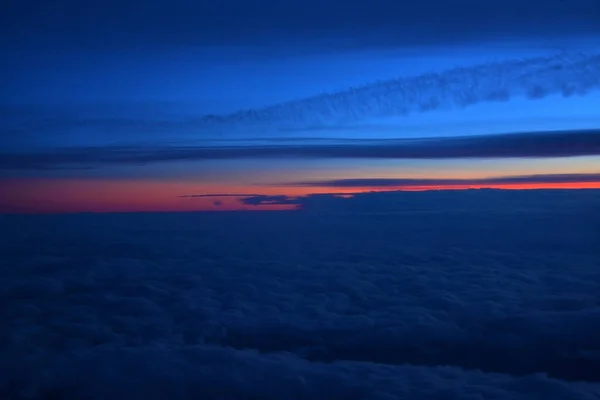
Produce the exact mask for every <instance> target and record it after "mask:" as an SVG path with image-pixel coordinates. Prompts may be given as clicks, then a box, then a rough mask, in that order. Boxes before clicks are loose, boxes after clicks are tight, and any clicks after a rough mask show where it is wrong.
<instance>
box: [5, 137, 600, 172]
mask: <svg viewBox="0 0 600 400" xmlns="http://www.w3.org/2000/svg"><path fill="white" fill-rule="evenodd" d="M586 155H587V156H589V155H600V130H598V129H596V130H581V131H560V132H524V133H517V134H497V135H486V136H465V137H449V138H431V139H419V140H417V139H404V140H377V141H374V142H370V141H356V142H354V143H350V142H348V141H344V142H342V143H338V144H326V145H319V144H314V145H309V144H307V145H298V144H295V145H271V146H228V147H225V146H222V147H173V148H152V147H98V148H67V149H56V150H55V151H53V152H37V153H36V152H30V153H4V154H2V153H0V170H23V169H61V168H73V167H81V166H86V167H90V166H102V165H118V164H134V165H144V164H149V163H157V162H169V161H202V160H226V159H244V158H254V159H261V158H263V159H264V158H283V159H286V158H330V159H344V158H346V159H348V158H361V159H369V158H371V159H450V158H531V157H573V156H586Z"/></svg>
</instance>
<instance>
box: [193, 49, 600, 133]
mask: <svg viewBox="0 0 600 400" xmlns="http://www.w3.org/2000/svg"><path fill="white" fill-rule="evenodd" d="M599 88H600V55H598V54H592V55H588V54H566V53H565V54H556V55H552V56H547V57H536V58H525V59H519V60H511V61H501V62H491V63H487V64H483V65H477V66H471V67H463V68H455V69H450V70H446V71H441V72H436V73H429V74H423V75H419V76H413V77H401V78H397V79H390V80H385V81H381V82H377V83H373V84H367V85H364V86H360V87H353V88H349V89H348V90H344V91H340V92H335V93H326V94H322V95H318V96H314V97H309V98H305V99H301V100H297V101H291V102H286V103H281V104H276V105H273V106H270V107H265V108H260V109H249V110H245V111H239V112H236V113H232V114H228V115H212V116H205V117H204V118H202V119H201V120H200V124H199V126H200V127H202V128H204V129H207V130H212V131H214V130H220V131H222V132H223V133H227V132H231V131H232V130H236V129H243V130H248V129H249V128H250V127H259V128H263V129H264V128H271V129H273V128H274V129H294V128H300V129H301V128H310V127H316V126H328V125H332V126H336V125H339V124H347V123H355V122H359V121H362V120H366V119H372V118H382V117H397V116H404V115H408V114H410V113H419V112H427V111H434V110H439V109H452V108H461V107H466V106H470V105H474V104H478V103H483V102H498V101H507V100H509V99H510V98H512V97H515V96H526V97H528V98H531V99H541V98H544V97H547V96H550V95H555V94H558V95H562V96H565V97H569V96H573V95H581V94H585V93H588V92H590V91H593V90H598V89H599Z"/></svg>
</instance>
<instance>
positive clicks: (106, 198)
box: [0, 179, 600, 213]
mask: <svg viewBox="0 0 600 400" xmlns="http://www.w3.org/2000/svg"><path fill="white" fill-rule="evenodd" d="M0 184H1V185H2V186H3V189H4V190H3V192H4V193H3V195H2V196H1V197H0V213H77V212H152V211H153V212H167V211H171V212H173V211H233V210H292V209H295V208H296V207H295V206H294V205H277V204H269V205H266V204H265V205H260V206H255V205H247V204H243V203H242V202H241V201H240V198H239V197H228V196H222V197H189V198H183V197H181V196H184V195H199V194H215V193H217V194H258V195H286V196H292V197H298V196H307V195H310V194H318V193H347V194H351V193H364V192H376V191H394V190H404V191H426V190H461V189H487V188H489V189H514V190H526V189H600V182H582V183H553V184H542V183H539V184H523V183H519V184H502V185H450V186H449V185H445V186H409V187H407V186H404V187H400V186H397V187H379V188H377V187H353V188H335V187H275V186H253V185H244V186H241V185H235V186H234V185H216V184H211V185H206V184H199V183H195V182H172V181H135V180H76V179H27V180H25V179H22V180H3V181H1V182H0Z"/></svg>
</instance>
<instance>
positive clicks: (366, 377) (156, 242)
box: [0, 191, 600, 400]
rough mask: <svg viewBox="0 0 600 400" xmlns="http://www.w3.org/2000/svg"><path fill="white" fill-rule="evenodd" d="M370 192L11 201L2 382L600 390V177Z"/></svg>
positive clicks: (17, 390) (92, 394)
mask: <svg viewBox="0 0 600 400" xmlns="http://www.w3.org/2000/svg"><path fill="white" fill-rule="evenodd" d="M386 196H387V197H386ZM358 197H359V196H357V198H358ZM363 198H370V199H371V200H370V204H371V205H372V206H377V209H378V210H385V209H386V208H389V207H388V206H387V205H389V204H393V203H395V204H396V205H399V206H402V207H403V208H404V210H405V212H404V213H402V214H394V213H386V214H385V215H383V216H382V215H379V214H376V213H374V214H373V215H367V214H365V213H360V212H351V210H350V209H347V211H349V212H347V213H346V214H345V215H343V216H342V217H340V216H336V215H326V214H318V215H313V214H311V213H306V212H286V213H212V214H211V213H173V214H146V213H143V214H104V215H60V216H0V218H1V219H0V234H2V238H3V240H2V241H0V282H2V285H0V302H1V304H2V324H0V337H1V338H2V339H3V340H0V353H1V354H2V357H1V359H0V393H1V394H2V398H6V399H19V398H28V399H40V400H41V399H48V398H86V399H90V400H97V399H115V400H121V399H131V398H144V399H148V400H161V399H180V400H187V399H196V398H203V399H209V400H213V399H214V400H218V399H239V398H260V399H265V400H276V399H281V398H286V399H287V398H289V399H293V400H300V399H315V400H320V399H333V400H342V399H344V400H358V399H360V400H363V399H364V400H385V399H394V398H407V399H415V400H431V399H469V398H472V399H476V398H486V399H487V398H493V399H498V400H509V399H510V400H514V399H523V400H524V399H532V398H540V399H541V398H544V399H546V398H549V397H550V398H553V399H560V400H593V399H596V398H597V397H598V394H599V393H600V391H599V390H600V388H599V386H598V383H599V382H600V375H599V371H600V368H599V367H600V356H599V355H600V340H599V338H598V330H599V329H600V307H599V304H598V279H599V271H598V259H599V257H600V248H599V247H598V246H597V244H598V232H599V231H598V229H597V228H598V227H599V226H600V225H595V226H594V225H592V222H593V219H594V218H596V221H598V222H600V221H599V220H598V219H597V217H596V216H597V215H600V213H595V214H594V213H591V212H590V208H589V207H590V206H591V205H596V207H598V201H597V199H598V191H527V192H520V191H512V192H511V191H456V192H441V193H438V192H427V193H406V192H403V193H394V194H388V195H380V194H369V195H364V196H363ZM341 201H350V202H352V201H354V200H343V199H342V200H341ZM459 205H462V206H461V207H462V208H460V207H458V206H459ZM411 207H412V210H411ZM417 207H421V208H420V209H419V208H417ZM423 210H428V211H430V212H431V214H427V213H426V212H423ZM15 227H19V229H15ZM66 228H68V229H66ZM31 243H35V246H31ZM574 266H575V267H574ZM586 381H587V382H586Z"/></svg>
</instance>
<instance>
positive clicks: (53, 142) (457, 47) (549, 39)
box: [0, 0, 600, 197]
mask: <svg viewBox="0 0 600 400" xmlns="http://www.w3.org/2000/svg"><path fill="white" fill-rule="evenodd" d="M511 1H512V0H511ZM511 1H509V2H491V3H489V4H488V3H486V4H485V5H482V4H481V3H480V2H474V1H468V0H453V1H441V0H440V1H436V0H428V1H425V2H420V3H419V4H405V3H401V2H392V1H391V0H376V1H374V2H372V3H370V4H368V5H367V4H365V3H361V2H359V1H352V2H345V3H344V4H340V3H337V2H334V1H328V2H325V3H322V4H316V3H314V4H313V3H312V2H308V3H306V4H303V5H302V6H299V5H298V4H292V3H286V4H285V5H283V3H277V2H273V1H268V0H264V1H261V2H254V3H252V6H249V3H248V2H236V1H233V0H231V1H228V2H226V3H227V4H225V3H223V4H221V3H219V4H212V3H211V4H209V3H205V2H191V1H184V0H177V1H172V2H162V1H158V0H156V1H153V2H145V3H139V2H135V1H132V0H129V1H125V2H124V3H117V2H112V1H108V2H102V3H100V2H98V3H97V2H91V3H89V4H87V3H86V6H85V7H84V6H83V5H82V4H80V3H78V2H73V1H68V0H61V1H57V2H53V3H51V4H49V3H45V2H38V3H35V2H34V3H35V4H29V5H28V6H27V7H25V6H24V5H23V3H20V2H16V1H11V2H9V3H8V5H7V8H6V10H5V11H6V13H5V14H4V17H3V18H5V19H4V20H3V21H2V22H4V23H3V25H2V26H3V28H2V30H3V39H2V40H1V41H0V44H2V46H3V47H4V50H5V53H6V54H8V55H9V57H7V60H6V61H5V62H3V64H2V65H1V66H0V68H1V71H2V77H1V78H0V87H1V88H2V89H3V93H4V96H3V97H2V99H1V100H0V107H1V109H0V113H1V114H0V115H1V120H0V129H1V130H2V136H1V137H0V144H1V146H2V152H0V177H1V178H2V179H4V180H6V181H7V182H8V181H10V182H13V181H14V180H20V179H29V180H35V179H56V180H57V183H58V182H59V181H62V180H65V179H84V180H85V179H94V180H99V179H102V180H123V179H132V180H136V179H143V180H144V181H146V182H148V181H151V180H153V179H154V180H156V184H157V185H160V184H161V183H160V182H163V180H164V179H167V180H170V181H177V182H184V181H185V182H188V183H190V185H191V184H193V185H195V186H194V188H195V190H194V191H195V192H203V193H204V192H209V191H211V190H213V184H214V182H218V183H219V184H220V185H221V186H223V185H226V184H227V183H229V184H230V185H231V188H230V190H231V191H233V189H234V187H238V188H239V187H240V185H242V186H256V185H259V186H260V185H268V186H273V185H274V184H276V183H289V182H285V179H283V181H282V177H281V175H282V173H284V172H285V174H287V175H288V176H290V179H291V178H293V179H294V181H308V180H311V179H313V178H314V179H315V180H318V181H322V180H331V179H338V178H340V177H342V178H344V179H354V178H361V179H363V178H372V179H378V178H394V179H403V178H411V177H415V176H419V177H422V176H425V175H427V176H428V177H429V178H431V179H441V178H444V177H446V176H447V175H454V177H455V178H458V179H463V178H468V179H471V178H483V177H494V176H507V175H511V176H512V175H527V176H528V175H533V174H561V173H563V174H574V173H595V172H598V168H597V165H598V162H599V159H597V158H596V157H597V155H598V154H599V153H600V151H599V150H598V134H588V135H586V136H585V138H586V139H585V140H587V142H586V143H587V145H586V144H581V146H580V147H579V149H584V150H579V151H578V152H576V154H574V153H572V152H567V153H568V154H566V155H565V154H561V155H560V157H561V158H562V159H559V158H555V157H549V155H548V153H547V151H546V150H545V151H541V152H536V151H532V152H531V151H530V152H526V153H527V154H526V155H525V156H519V157H517V158H519V159H518V160H517V159H516V158H515V157H514V156H512V155H511V156H510V157H506V155H503V156H493V157H490V156H489V153H485V154H483V153H482V154H479V155H478V153H477V154H474V155H473V157H475V158H476V160H477V162H476V163H474V160H473V159H465V157H464V156H459V157H456V156H453V157H449V158H440V157H435V159H427V157H426V156H419V157H417V158H419V160H415V159H403V157H400V158H398V155H397V154H396V153H395V154H396V155H394V156H393V157H387V159H385V160H380V159H378V158H381V157H372V156H369V157H366V158H364V157H356V156H352V157H341V158H340V157H334V158H331V157H324V156H319V157H318V159H315V158H314V156H310V155H307V154H308V153H310V154H314V153H315V151H317V152H319V151H321V150H320V149H317V150H311V151H308V152H306V151H305V150H302V151H300V152H301V153H302V154H303V155H301V156H299V157H298V156H296V155H294V156H291V157H290V156H289V155H288V156H285V154H288V153H290V152H293V153H297V152H298V151H299V150H290V149H289V148H287V146H296V147H298V146H301V147H303V148H304V147H306V146H309V147H315V146H316V147H318V146H321V145H323V144H328V145H332V146H360V145H362V142H360V141H361V140H365V139H367V140H372V139H387V140H398V139H411V140H414V139H423V138H435V137H447V138H460V137H463V136H479V135H490V134H494V135H497V134H514V133H519V134H522V133H531V134H533V135H538V133H539V132H548V133H551V132H554V131H557V132H562V133H563V134H564V133H565V132H566V133H568V132H574V133H575V134H577V132H578V131H581V130H594V129H597V128H598V127H599V126H600V112H598V110H599V109H600V107H599V105H600V91H599V90H598V89H600V81H598V78H597V77H598V76H600V58H599V52H600V31H599V30H598V29H597V26H600V25H595V22H597V21H598V15H600V14H597V13H596V11H598V5H597V4H596V2H595V1H587V0H577V1H572V2H569V4H566V3H564V2H560V1H558V0H556V1H554V0H552V1H546V2H544V4H541V3H540V4H538V3H537V2H528V3H522V2H518V3H517V2H516V1H515V2H514V4H513V3H511ZM517 6H518V7H517ZM356 88H358V89H356ZM573 137H575V136H573ZM507 140H510V138H508V139H507ZM567 142H568V141H567ZM506 143H508V142H506ZM506 143H505V144H503V145H504V146H506V145H508V144H506ZM511 143H512V142H511ZM561 143H564V140H563V142H561ZM392 144H394V143H393V142H382V143H379V144H378V145H380V146H383V147H388V146H389V145H392ZM394 145H395V144H394ZM123 146H126V147H127V152H128V154H129V155H128V156H127V157H126V158H127V161H124V160H123V157H124V156H123V155H122V153H123ZM232 146H233V147H236V148H238V147H240V146H241V147H243V148H244V149H243V151H242V152H241V153H243V154H244V155H242V156H240V155H239V154H240V152H239V151H237V150H236V153H235V154H236V155H233V156H232V155H227V156H223V155H219V156H218V157H217V158H219V160H207V159H206V158H207V157H204V156H202V157H200V158H198V157H197V156H189V155H185V156H183V157H182V156H181V155H180V152H181V151H185V152H189V151H192V152H195V153H194V154H196V153H198V151H200V152H201V153H202V154H204V152H206V151H208V152H213V150H214V149H217V153H218V152H220V151H221V150H219V149H222V148H230V147H232ZM265 146H270V147H273V146H274V147H275V148H280V147H285V148H284V149H282V151H281V153H282V154H283V155H282V156H280V157H275V158H276V159H273V157H272V156H268V157H266V158H262V159H261V157H258V156H256V153H257V152H260V151H262V150H261V149H262V148H263V147H265ZM586 149H587V150H586ZM277 151H279V150H277ZM277 151H274V152H277ZM344 151H345V150H344ZM132 152H135V153H136V154H135V156H133V155H131V154H132ZM174 152H177V155H176V156H173V154H174ZM149 153H152V155H149ZM158 153H160V154H158ZM165 153H169V154H170V155H169V156H167V157H166V158H165V155H164V154H165ZM213 153H214V152H213ZM221 153H222V152H221ZM221 153H218V154H221ZM354 153H356V152H354ZM538 153H539V154H538ZM542 153H543V154H542ZM186 154H187V153H186ZM211 154H212V153H211ZM215 154H216V153H215ZM228 154H229V153H228ZM248 154H252V157H251V158H252V159H251V160H249V159H248ZM328 154H329V153H328ZM486 154H487V155H486ZM473 157H469V158H473ZM564 157H568V159H564ZM208 158H210V159H212V158H215V157H214V156H210V157H208ZM384 158H386V157H384ZM411 158H414V157H411ZM484 174H485V176H483V175H484ZM297 178H298V179H297ZM35 185H36V183H35V181H32V182H31V183H30V184H28V187H30V188H31V190H32V191H33V193H37V192H36V191H35V190H34V189H33V188H34V186H35ZM221 189H223V188H221ZM40 190H41V189H40ZM265 190H267V189H266V188H265ZM268 190H271V189H268ZM259 191H260V190H259ZM253 192H254V191H253ZM179 194H180V193H173V196H176V195H179ZM39 195H40V194H39V193H38V194H36V196H39ZM26 196H29V197H31V196H33V194H31V193H28V194H26Z"/></svg>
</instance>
